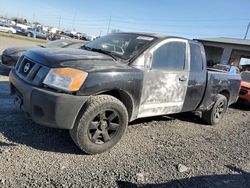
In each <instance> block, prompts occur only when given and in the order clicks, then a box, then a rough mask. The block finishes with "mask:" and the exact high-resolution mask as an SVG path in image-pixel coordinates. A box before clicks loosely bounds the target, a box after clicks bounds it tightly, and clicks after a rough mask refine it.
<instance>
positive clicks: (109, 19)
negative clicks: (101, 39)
mask: <svg viewBox="0 0 250 188" xmlns="http://www.w3.org/2000/svg"><path fill="white" fill-rule="evenodd" d="M110 22H111V16H110V17H109V24H108V30H107V34H109V27H110Z"/></svg>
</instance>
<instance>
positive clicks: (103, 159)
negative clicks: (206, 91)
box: [0, 43, 250, 188]
mask: <svg viewBox="0 0 250 188" xmlns="http://www.w3.org/2000/svg"><path fill="white" fill-rule="evenodd" d="M0 46H1V43H0ZM0 48H1V47H0ZM1 70H2V72H1ZM3 72H4V70H3V69H2V68H1V67H0V73H2V74H3ZM9 92H10V91H9V82H8V77H7V76H0V187H121V188H123V187H250V155H249V154H250V118H249V115H250V108H249V107H246V106H241V105H234V106H233V107H231V108H229V110H228V112H227V113H226V116H225V117H224V119H223V121H222V122H221V123H220V124H219V125H218V126H207V125H204V124H203V122H202V121H201V120H200V119H199V118H198V117H196V116H194V115H193V114H192V113H185V114H180V115H173V116H165V117H155V118H146V119H141V120H137V121H135V122H132V123H130V126H129V127H128V129H127V132H126V134H125V135H124V137H123V138H122V140H121V142H120V143H119V144H118V145H116V146H115V147H114V148H113V149H112V150H111V151H109V152H106V153H103V154H100V155H94V156H90V155H85V154H83V153H82V152H81V151H80V150H79V149H78V148H77V147H76V146H75V145H74V143H73V142H72V141H71V139H70V137H69V134H68V131H66V130H56V129H50V128H46V127H42V126H39V125H37V124H35V123H34V122H32V121H31V120H29V119H27V118H26V117H25V116H24V114H23V113H22V112H20V111H19V110H17V109H16V108H15V106H14V105H13V99H12V97H11V96H10V94H9Z"/></svg>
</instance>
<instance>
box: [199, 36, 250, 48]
mask: <svg viewBox="0 0 250 188" xmlns="http://www.w3.org/2000/svg"><path fill="white" fill-rule="evenodd" d="M196 40H198V41H200V42H214V43H224V44H236V45H247V46H250V40H248V39H246V40H244V39H237V38H226V37H217V38H203V39H196Z"/></svg>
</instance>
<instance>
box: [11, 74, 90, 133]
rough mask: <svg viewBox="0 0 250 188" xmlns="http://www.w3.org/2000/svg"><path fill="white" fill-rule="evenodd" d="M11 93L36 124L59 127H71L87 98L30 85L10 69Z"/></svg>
mask: <svg viewBox="0 0 250 188" xmlns="http://www.w3.org/2000/svg"><path fill="white" fill-rule="evenodd" d="M9 78H10V82H11V93H12V94H14V95H15V96H16V97H17V98H18V99H21V101H20V100H19V101H18V104H19V105H20V107H21V109H22V110H23V111H24V112H27V113H28V114H29V115H30V116H31V118H32V120H33V121H35V122H36V123H38V124H41V125H44V126H48V127H52V128H60V129H72V128H73V126H74V123H75V121H76V118H77V116H78V114H79V112H80V110H81V108H82V107H83V105H84V103H85V102H86V101H87V100H88V97H87V96H75V95H70V94H63V93H56V92H53V91H48V90H46V89H43V88H37V87H34V86H31V85H29V84H27V83H26V82H24V81H23V80H21V79H20V78H19V77H18V76H17V75H16V73H15V70H12V71H11V72H10V75H9Z"/></svg>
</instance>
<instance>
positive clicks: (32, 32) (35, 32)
mask: <svg viewBox="0 0 250 188" xmlns="http://www.w3.org/2000/svg"><path fill="white" fill-rule="evenodd" d="M25 35H26V36H27V37H33V38H39V39H45V40H48V37H49V34H48V33H47V32H44V31H42V30H40V29H38V28H30V27H29V28H28V29H27V30H26V32H25Z"/></svg>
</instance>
